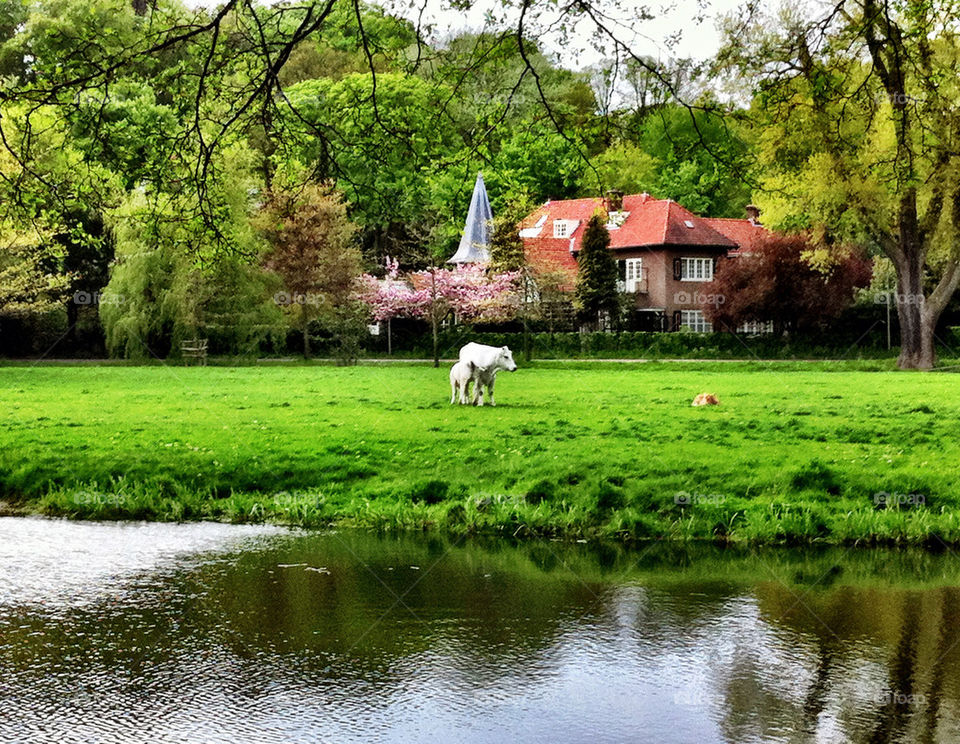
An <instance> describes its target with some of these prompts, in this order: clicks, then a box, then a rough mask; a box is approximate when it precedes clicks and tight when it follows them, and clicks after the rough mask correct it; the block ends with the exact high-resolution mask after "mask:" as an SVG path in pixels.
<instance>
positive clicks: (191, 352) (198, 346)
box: [180, 338, 209, 367]
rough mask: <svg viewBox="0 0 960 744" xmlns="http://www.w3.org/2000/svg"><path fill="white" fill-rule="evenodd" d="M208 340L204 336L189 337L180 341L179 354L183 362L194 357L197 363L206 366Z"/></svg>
mask: <svg viewBox="0 0 960 744" xmlns="http://www.w3.org/2000/svg"><path fill="white" fill-rule="evenodd" d="M208 343H209V341H208V340H207V339H205V338H190V339H187V340H186V341H181V342H180V355H181V356H182V357H183V361H184V364H186V363H187V361H188V360H190V359H196V360H197V364H201V365H203V366H204V367H206V366H207V344H208Z"/></svg>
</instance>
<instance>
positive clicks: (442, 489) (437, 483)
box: [410, 480, 450, 504]
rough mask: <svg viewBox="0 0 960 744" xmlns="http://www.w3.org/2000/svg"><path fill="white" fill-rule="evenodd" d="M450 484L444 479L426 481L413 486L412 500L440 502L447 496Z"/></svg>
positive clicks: (427, 502) (428, 502)
mask: <svg viewBox="0 0 960 744" xmlns="http://www.w3.org/2000/svg"><path fill="white" fill-rule="evenodd" d="M449 490H450V484H449V483H447V482H446V481H443V480H431V481H425V482H424V483H420V484H418V485H416V486H414V487H413V490H412V491H411V492H410V500H411V501H414V502H416V503H420V502H423V503H426V504H439V503H440V502H441V501H443V500H444V499H445V498H447V491H449Z"/></svg>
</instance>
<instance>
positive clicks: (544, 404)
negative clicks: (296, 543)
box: [0, 362, 960, 544]
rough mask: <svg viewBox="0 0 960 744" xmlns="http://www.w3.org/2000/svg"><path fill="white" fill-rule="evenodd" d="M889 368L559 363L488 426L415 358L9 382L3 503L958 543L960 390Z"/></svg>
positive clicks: (246, 517) (56, 510) (186, 516)
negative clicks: (452, 401)
mask: <svg viewBox="0 0 960 744" xmlns="http://www.w3.org/2000/svg"><path fill="white" fill-rule="evenodd" d="M885 364H886V363H885V362H868V363H860V364H851V365H842V364H835V363H819V364H811V365H805V364H802V363H792V364H769V365H768V364H761V363H733V364H719V363H718V364H666V363H656V364H646V365H629V366H627V365H601V366H598V365H596V364H577V363H572V364H563V363H553V364H542V365H536V366H534V367H526V368H521V370H520V371H518V372H517V373H515V374H513V375H510V374H508V373H503V374H501V376H500V378H499V382H498V385H497V399H498V403H499V405H498V406H497V407H496V408H488V407H485V408H481V409H478V408H472V407H460V406H450V405H449V404H448V400H449V389H448V383H447V370H446V368H441V369H439V370H435V369H433V368H431V367H426V366H415V365H401V366H385V367H356V368H336V367H323V366H289V367H288V366H284V367H270V368H257V367H238V368H225V367H224V368H217V367H208V368H205V369H204V368H166V367H96V366H83V367H34V368H22V367H8V368H0V404H2V405H3V406H4V410H5V411H6V414H5V417H4V426H3V427H2V429H0V493H2V498H3V499H4V500H5V501H6V502H7V504H8V507H7V508H8V509H12V510H22V511H37V512H41V513H45V514H57V515H65V516H71V517H82V518H95V519H117V518H134V519H160V520H191V519H220V520H227V521H235V522H244V521H276V522H282V523H289V524H299V525H304V526H320V525H327V524H341V525H353V526H363V527H371V528H376V529H431V528H443V529H445V530H448V531H452V532H457V533H467V532H471V533H496V534H510V535H517V536H525V535H552V536H569V537H618V538H622V539H628V540H629V539H657V538H671V539H680V540H688V539H710V540H719V541H733V542H739V541H749V542H757V543H770V542H786V543H796V542H807V541H818V542H837V543H879V542H883V543H888V542H892V543H930V544H937V543H939V542H940V541H944V542H948V543H960V522H958V519H960V494H958V486H957V483H960V477H958V475H960V464H958V463H960V459H958V455H960V431H958V430H957V427H956V425H955V422H956V421H957V418H958V416H957V414H958V413H960V396H958V395H957V393H958V392H960V378H958V377H956V376H954V375H950V374H907V373H897V372H892V371H879V370H884V369H885V367H884V365H885ZM869 369H872V370H875V371H867V370H869ZM700 392H713V393H715V394H717V395H718V396H719V398H720V400H721V405H720V406H719V407H717V408H708V409H696V408H691V407H690V401H691V400H692V398H693V397H694V396H695V395H696V394H697V393H700Z"/></svg>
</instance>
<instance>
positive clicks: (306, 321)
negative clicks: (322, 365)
mask: <svg viewBox="0 0 960 744" xmlns="http://www.w3.org/2000/svg"><path fill="white" fill-rule="evenodd" d="M300 313H301V316H300V322H301V323H302V325H303V358H304V359H309V358H310V318H308V317H307V306H306V305H301V306H300Z"/></svg>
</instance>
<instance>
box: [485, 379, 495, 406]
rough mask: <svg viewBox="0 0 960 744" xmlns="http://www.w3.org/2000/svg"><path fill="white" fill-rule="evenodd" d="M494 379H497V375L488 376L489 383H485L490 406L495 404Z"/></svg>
mask: <svg viewBox="0 0 960 744" xmlns="http://www.w3.org/2000/svg"><path fill="white" fill-rule="evenodd" d="M496 381H497V376H496V375H494V376H493V377H491V378H490V384H489V385H487V393H489V395H490V405H491V406H495V405H497V404H496V403H494V402H493V384H494V383H495V382H496Z"/></svg>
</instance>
